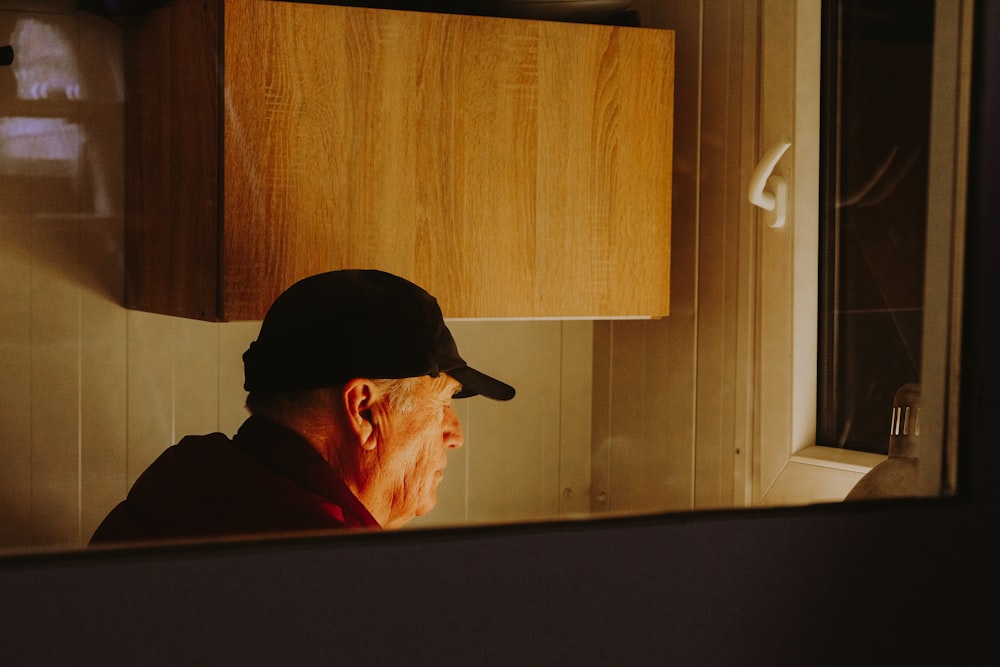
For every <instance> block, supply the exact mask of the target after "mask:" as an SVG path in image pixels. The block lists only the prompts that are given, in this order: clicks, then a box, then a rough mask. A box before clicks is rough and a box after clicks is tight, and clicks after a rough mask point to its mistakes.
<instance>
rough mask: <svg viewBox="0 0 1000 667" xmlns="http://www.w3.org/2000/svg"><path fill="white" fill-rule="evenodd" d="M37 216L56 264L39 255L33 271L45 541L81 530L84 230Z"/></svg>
mask: <svg viewBox="0 0 1000 667" xmlns="http://www.w3.org/2000/svg"><path fill="white" fill-rule="evenodd" d="M35 222H36V224H34V225H33V226H32V238H31V241H32V243H31V245H32V254H33V256H35V257H44V258H45V259H46V260H48V261H51V262H52V263H53V264H52V265H51V266H47V265H45V264H44V263H43V262H37V263H35V264H33V267H32V269H33V270H32V273H31V319H30V324H31V343H30V349H31V351H30V358H31V383H30V387H31V390H30V391H31V521H32V529H33V530H32V532H33V540H34V541H36V542H37V543H40V544H66V543H73V542H76V541H77V539H78V536H79V535H78V533H79V529H78V525H77V523H78V518H79V503H80V448H79V444H80V442H79V425H80V294H79V290H78V289H76V288H75V287H74V285H73V283H72V279H73V277H74V275H75V273H76V268H77V265H78V260H77V250H78V246H77V242H78V238H79V237H78V235H77V230H76V227H77V225H76V224H75V223H74V222H72V221H71V222H63V221H59V220H55V219H47V220H45V221H44V223H43V224H38V223H39V221H38V219H37V218H36V220H35ZM55 266H61V267H62V269H61V270H67V271H69V275H68V276H65V275H63V274H62V273H61V270H60V269H56V268H54V267H55ZM67 278H68V279H67Z"/></svg>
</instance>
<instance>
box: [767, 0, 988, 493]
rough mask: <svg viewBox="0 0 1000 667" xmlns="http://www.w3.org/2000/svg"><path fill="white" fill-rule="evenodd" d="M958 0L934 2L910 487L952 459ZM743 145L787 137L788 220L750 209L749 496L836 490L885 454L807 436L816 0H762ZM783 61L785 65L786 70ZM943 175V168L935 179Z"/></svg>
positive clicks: (961, 43) (966, 29) (968, 11)
mask: <svg viewBox="0 0 1000 667" xmlns="http://www.w3.org/2000/svg"><path fill="white" fill-rule="evenodd" d="M973 9H974V8H973V2H972V0H957V1H955V2H950V1H947V0H937V2H936V3H935V34H934V41H935V48H934V59H933V77H932V79H933V83H932V93H931V99H932V120H931V141H930V148H931V154H930V170H931V174H932V175H938V176H939V177H937V178H931V179H930V184H931V185H930V188H929V193H928V230H927V246H928V251H927V256H926V260H925V275H926V280H925V297H924V303H925V306H924V308H925V311H924V312H925V317H924V324H923V340H924V343H923V352H922V361H921V366H922V373H921V374H922V388H923V400H924V405H925V407H924V416H923V417H924V418H923V428H924V431H923V434H922V450H921V456H920V460H921V466H920V471H921V473H920V478H921V495H927V496H937V495H941V494H944V495H950V494H952V493H954V491H955V480H956V476H957V475H956V468H957V453H956V449H957V445H956V443H957V424H958V390H957V389H958V367H959V366H958V360H959V354H960V349H959V344H960V334H961V330H960V328H961V307H962V281H961V276H962V271H963V270H964V262H963V248H964V237H965V190H966V177H967V173H966V172H967V161H968V125H969V121H968V119H969V111H970V90H971V77H970V76H969V73H970V70H971V63H972V49H971V42H972V39H971V36H972V27H973V26H972V18H973ZM760 25H761V34H760V88H759V102H758V109H759V123H758V129H757V133H756V135H755V136H752V137H748V138H747V140H748V141H751V142H753V143H754V145H755V147H756V149H757V150H756V154H758V155H759V154H761V153H763V151H765V150H767V148H768V147H769V146H770V145H772V144H773V143H775V142H778V141H788V142H791V144H792V145H791V148H790V149H789V150H788V151H787V152H786V154H785V156H784V157H783V158H782V159H781V160H780V161H779V163H778V165H777V166H776V168H775V171H774V174H775V175H777V176H781V177H783V178H784V179H785V180H786V182H787V183H788V192H789V197H790V201H789V203H788V223H787V224H786V225H785V226H784V227H782V228H778V229H773V228H770V227H768V225H767V221H768V216H770V215H773V214H769V213H767V212H766V211H763V210H760V209H756V210H755V212H754V213H753V214H752V217H753V220H752V223H753V224H754V225H755V232H756V234H757V241H756V244H755V249H754V256H751V257H748V258H747V260H748V261H754V260H756V262H757V263H756V266H758V267H759V270H758V275H757V289H756V292H755V303H754V304H753V308H752V310H753V312H754V313H755V336H756V341H755V349H756V354H755V359H754V371H753V373H752V376H753V384H754V390H755V391H754V392H753V395H754V396H755V399H754V400H755V405H754V408H755V410H754V414H756V415H757V420H756V423H755V425H754V434H753V444H754V453H755V456H754V465H753V473H752V477H753V479H752V493H751V499H750V504H751V505H789V504H804V503H813V502H828V501H838V500H842V499H843V496H844V495H846V493H847V491H849V490H850V488H851V487H852V486H853V485H854V483H856V481H857V480H858V479H860V477H861V476H863V475H864V474H865V473H866V472H867V471H868V470H870V469H871V468H873V467H874V466H875V465H878V464H879V463H881V462H882V461H884V460H885V459H886V457H885V456H882V455H878V454H870V453H867V452H858V451H853V450H846V449H839V448H836V447H829V446H823V445H818V444H817V443H816V398H817V382H818V374H817V354H818V333H819V332H818V316H819V311H818V301H819V274H818V271H817V270H816V267H817V266H818V253H819V209H820V207H819V205H818V204H819V183H820V171H819V170H820V155H819V146H820V141H819V139H820V136H819V119H820V92H819V91H820V59H821V47H822V44H821V26H822V1H821V0H795V1H794V2H783V1H780V0H763V1H762V3H761V12H760ZM789 63H792V66H791V67H789ZM941 174H946V175H947V177H946V178H941V177H940V175H941Z"/></svg>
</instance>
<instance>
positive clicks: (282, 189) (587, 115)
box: [224, 0, 673, 319]
mask: <svg viewBox="0 0 1000 667" xmlns="http://www.w3.org/2000/svg"><path fill="white" fill-rule="evenodd" d="M225 11H226V17H225V95H224V98H225V105H226V107H225V151H224V152H225V183H226V187H225V214H224V266H225V277H224V301H225V308H224V311H225V317H226V318H227V319H257V318H259V317H261V316H262V315H263V313H264V312H265V311H266V308H267V306H268V305H269V304H270V302H271V301H272V300H273V298H274V297H275V296H277V294H278V293H280V291H281V290H282V289H284V288H285V287H287V285H289V284H290V283H291V282H293V281H294V280H297V279H299V278H302V277H304V276H306V275H309V274H311V273H315V272H318V271H325V270H331V269H338V268H361V267H365V268H381V269H385V270H388V271H392V272H394V273H397V274H399V275H402V276H405V277H407V278H410V279H412V280H414V281H415V282H417V283H418V284H421V285H422V286H424V287H426V288H427V289H428V290H429V291H430V292H431V293H433V294H435V295H436V296H438V298H439V300H440V302H441V305H442V309H443V310H444V312H445V314H446V316H449V317H608V316H611V317H614V316H662V315H666V314H667V313H668V312H669V267H670V261H669V248H670V203H671V197H670V182H671V160H672V155H671V144H672V107H673V98H672V96H673V33H671V32H667V31H652V30H643V29H634V28H615V27H609V26H591V25H575V24H563V23H549V22H536V21H521V20H509V19H493V18H482V17H467V16H454V15H442V14H430V13H414V12H397V11H382V10H367V9H358V8H347V7H331V6H317V5H305V4H293V3H280V2H255V1H254V0H230V1H228V2H226V4H225Z"/></svg>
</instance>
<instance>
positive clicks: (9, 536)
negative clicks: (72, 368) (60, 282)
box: [0, 15, 31, 546]
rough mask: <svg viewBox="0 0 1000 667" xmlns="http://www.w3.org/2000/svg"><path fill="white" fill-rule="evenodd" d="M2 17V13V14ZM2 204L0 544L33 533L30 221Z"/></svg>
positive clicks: (15, 541)
mask: <svg viewBox="0 0 1000 667" xmlns="http://www.w3.org/2000/svg"><path fill="white" fill-rule="evenodd" d="M0 17H2V15H0ZM3 208H4V207H0V405H2V411H0V546H4V545H24V544H27V543H28V542H29V541H30V537H31V355H30V340H31V254H30V245H31V222H30V220H29V219H28V218H26V217H24V216H22V215H20V214H14V215H10V214H8V213H6V212H5V211H4V210H3Z"/></svg>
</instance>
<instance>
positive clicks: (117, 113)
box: [0, 13, 125, 303]
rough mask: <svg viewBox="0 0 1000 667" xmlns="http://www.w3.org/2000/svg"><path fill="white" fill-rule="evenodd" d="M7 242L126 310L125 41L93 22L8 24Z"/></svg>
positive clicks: (2, 30) (3, 93) (0, 34)
mask: <svg viewBox="0 0 1000 667" xmlns="http://www.w3.org/2000/svg"><path fill="white" fill-rule="evenodd" d="M8 43H9V50H8V51H7V55H8V56H9V60H10V64H9V65H6V66H3V67H0V191H2V192H3V193H4V196H3V202H2V204H0V206H2V210H0V213H2V215H3V216H4V218H5V219H6V220H10V221H27V222H28V223H29V225H28V226H27V227H22V228H21V229H22V232H21V233H14V234H11V235H10V237H9V238H5V239H4V243H5V245H7V247H8V251H12V252H22V253H25V254H26V255H27V256H30V257H31V260H32V262H41V263H43V264H45V265H46V266H47V267H48V268H51V269H53V270H54V271H56V272H57V273H58V274H60V275H63V276H64V277H65V278H66V279H67V280H68V281H70V282H72V283H73V284H78V285H80V286H81V287H83V288H85V289H90V290H92V291H95V292H97V293H99V294H103V295H106V296H108V297H109V298H111V299H113V300H114V301H115V302H116V303H122V294H121V291H122V283H123V281H122V276H123V272H124V269H123V258H122V251H121V249H122V247H123V243H122V234H123V219H122V210H123V199H124V190H123V170H122V168H121V167H122V165H121V164H120V162H121V159H122V158H121V156H122V155H123V143H124V142H123V106H124V97H125V94H124V81H123V76H122V71H121V34H120V28H119V27H118V26H117V25H115V24H114V23H113V22H111V21H109V20H107V19H103V18H100V17H97V16H93V15H90V14H85V13H82V14H72V15H24V14H18V15H15V18H14V19H13V20H10V19H8V20H7V21H4V19H3V18H2V17H0V44H3V45H8Z"/></svg>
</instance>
